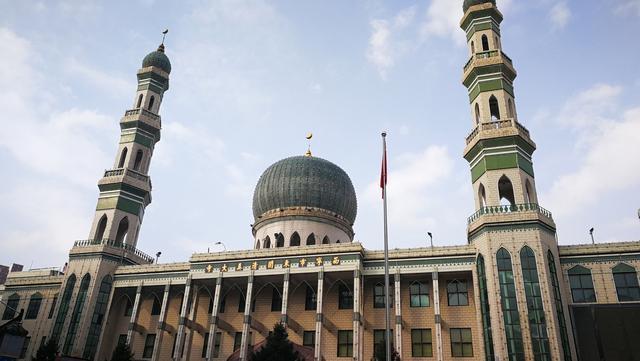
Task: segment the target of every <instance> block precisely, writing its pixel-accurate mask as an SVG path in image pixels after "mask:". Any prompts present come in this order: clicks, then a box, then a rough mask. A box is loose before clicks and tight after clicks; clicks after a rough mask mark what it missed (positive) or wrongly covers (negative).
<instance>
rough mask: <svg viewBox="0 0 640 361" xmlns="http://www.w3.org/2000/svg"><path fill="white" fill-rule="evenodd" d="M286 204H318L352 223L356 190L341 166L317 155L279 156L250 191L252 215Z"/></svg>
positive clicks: (355, 208) (317, 206)
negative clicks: (278, 159)
mask: <svg viewBox="0 0 640 361" xmlns="http://www.w3.org/2000/svg"><path fill="white" fill-rule="evenodd" d="M287 207H310V208H321V209H324V210H327V211H330V212H333V213H337V214H338V215H340V216H342V217H344V218H345V219H346V220H347V221H349V223H351V224H353V223H354V221H355V220H356V213H357V212H358V202H357V199H356V191H355V189H354V188H353V184H352V183H351V179H350V178H349V176H348V175H347V173H346V172H345V171H344V170H342V168H340V167H338V166H337V165H335V164H333V163H331V162H329V161H327V160H324V159H322V158H317V157H305V156H295V157H290V158H285V159H282V160H280V161H278V162H276V163H274V164H273V165H271V166H270V167H269V168H267V170H265V171H264V173H263V174H262V176H260V179H259V180H258V184H257V185H256V189H255V192H254V193H253V216H254V217H255V218H256V219H257V218H258V217H259V216H260V215H262V214H264V213H265V212H268V211H271V210H275V209H280V208H287Z"/></svg>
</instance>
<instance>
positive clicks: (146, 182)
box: [50, 44, 171, 360]
mask: <svg viewBox="0 0 640 361" xmlns="http://www.w3.org/2000/svg"><path fill="white" fill-rule="evenodd" d="M170 72H171V63H170V62H169V58H167V56H166V55H165V53H164V44H160V46H159V47H158V50H156V51H154V52H151V53H150V54H148V55H147V56H146V57H145V58H144V60H143V61H142V68H141V69H140V70H138V73H137V77H138V87H137V90H136V94H135V96H134V101H133V107H132V108H131V109H130V110H127V111H126V112H125V114H124V116H123V117H122V119H121V120H120V129H121V133H120V140H119V142H118V151H117V154H116V157H115V162H114V164H113V168H112V169H109V170H106V171H105V172H104V176H103V177H102V178H101V179H100V180H99V181H98V188H99V189H100V195H99V197H98V205H97V207H96V213H95V216H94V221H93V225H92V226H91V231H90V233H89V237H88V239H87V240H83V241H76V242H75V243H74V245H73V248H72V249H71V251H70V252H69V264H68V267H67V270H66V273H65V278H64V281H63V284H62V288H61V290H62V291H61V294H60V296H59V299H60V301H59V302H58V304H57V305H56V309H55V313H54V314H55V320H54V323H53V326H52V329H51V335H50V338H51V339H54V340H57V341H58V345H59V348H60V351H61V352H62V354H63V355H68V356H73V357H81V358H83V359H87V360H93V359H94V358H95V356H96V351H97V348H98V343H99V338H100V335H101V333H102V327H103V323H104V322H103V320H104V319H106V315H105V313H106V308H107V304H108V299H109V295H110V294H111V289H112V284H113V281H114V279H113V275H114V272H115V270H116V268H117V267H118V266H120V265H134V264H149V263H152V262H153V257H151V256H148V255H146V254H145V253H143V252H141V251H140V250H138V249H137V248H136V244H137V241H138V232H139V230H140V225H141V223H142V219H143V216H144V210H145V208H146V206H147V205H148V204H149V203H151V180H150V178H149V174H148V172H149V165H150V162H151V156H152V155H153V149H154V147H155V144H156V143H157V142H158V141H159V140H160V128H161V119H160V116H159V115H158V113H159V109H160V105H161V104H162V98H163V95H164V92H165V91H166V90H167V89H169V73H170Z"/></svg>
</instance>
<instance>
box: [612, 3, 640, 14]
mask: <svg viewBox="0 0 640 361" xmlns="http://www.w3.org/2000/svg"><path fill="white" fill-rule="evenodd" d="M615 12H616V13H618V14H622V15H627V14H629V13H632V14H636V15H638V16H640V0H624V1H623V3H622V4H620V5H618V6H617V7H616V8H615Z"/></svg>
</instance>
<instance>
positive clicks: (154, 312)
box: [151, 295, 162, 316]
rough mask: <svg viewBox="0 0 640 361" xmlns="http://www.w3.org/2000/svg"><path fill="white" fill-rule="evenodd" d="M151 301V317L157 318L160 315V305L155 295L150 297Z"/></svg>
mask: <svg viewBox="0 0 640 361" xmlns="http://www.w3.org/2000/svg"><path fill="white" fill-rule="evenodd" d="M151 299H152V301H153V305H152V306H151V316H158V315H159V314H160V309H162V303H161V302H160V299H159V298H158V297H156V296H155V295H154V296H152V297H151Z"/></svg>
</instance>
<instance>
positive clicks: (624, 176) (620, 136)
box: [545, 85, 640, 217]
mask: <svg viewBox="0 0 640 361" xmlns="http://www.w3.org/2000/svg"><path fill="white" fill-rule="evenodd" d="M620 94H621V88H619V87H615V86H611V85H596V86H594V87H592V88H590V89H588V90H586V91H584V92H582V93H580V94H577V95H576V96H575V97H573V98H572V99H569V100H568V101H567V103H566V105H565V106H564V107H563V109H562V110H561V111H560V113H559V117H558V122H560V123H561V124H564V125H567V126H569V127H571V129H572V130H573V131H575V132H576V134H577V139H576V142H575V143H574V144H575V145H574V147H575V149H574V151H576V152H580V153H581V157H580V158H581V159H583V161H582V163H581V164H579V165H578V166H577V168H576V169H575V170H572V171H570V172H568V173H566V174H563V175H561V176H560V177H559V178H558V179H556V180H555V181H554V183H553V186H552V188H551V190H550V191H549V192H548V194H547V195H546V196H545V199H548V200H549V204H550V208H551V209H553V210H554V212H555V213H556V214H557V215H559V216H561V217H562V216H568V215H571V214H574V213H575V212H579V211H580V210H582V209H583V208H584V207H585V206H588V205H592V204H595V203H597V202H598V201H599V200H604V199H606V197H608V195H609V194H611V193H612V192H614V191H620V190H625V189H630V190H631V189H632V188H633V187H634V185H637V184H638V183H640V167H637V166H634V164H633V160H637V159H640V142H638V134H640V107H635V108H631V109H628V110H626V111H624V112H622V114H619V113H618V112H617V109H619V107H618V106H616V104H617V102H616V101H617V98H618V97H619V96H620Z"/></svg>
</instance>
